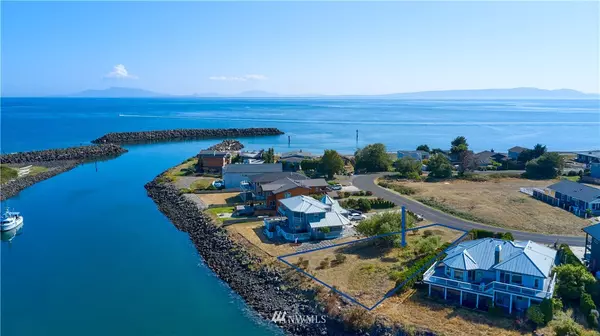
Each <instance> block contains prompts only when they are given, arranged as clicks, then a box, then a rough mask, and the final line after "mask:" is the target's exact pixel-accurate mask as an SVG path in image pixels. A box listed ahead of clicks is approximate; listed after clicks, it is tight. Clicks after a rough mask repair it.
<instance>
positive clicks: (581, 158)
mask: <svg viewBox="0 0 600 336" xmlns="http://www.w3.org/2000/svg"><path fill="white" fill-rule="evenodd" d="M575 161H577V162H581V163H585V164H588V165H589V164H592V163H600V150H595V151H587V152H579V153H577V159H575Z"/></svg>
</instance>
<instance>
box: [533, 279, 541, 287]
mask: <svg viewBox="0 0 600 336" xmlns="http://www.w3.org/2000/svg"><path fill="white" fill-rule="evenodd" d="M533 287H534V288H540V279H535V280H533Z"/></svg>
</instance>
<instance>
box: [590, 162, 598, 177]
mask: <svg viewBox="0 0 600 336" xmlns="http://www.w3.org/2000/svg"><path fill="white" fill-rule="evenodd" d="M590 176H591V177H593V178H597V179H600V163H592V164H590Z"/></svg>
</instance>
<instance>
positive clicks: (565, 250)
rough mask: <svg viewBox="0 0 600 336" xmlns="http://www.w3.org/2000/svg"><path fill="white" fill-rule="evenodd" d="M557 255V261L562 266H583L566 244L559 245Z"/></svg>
mask: <svg viewBox="0 0 600 336" xmlns="http://www.w3.org/2000/svg"><path fill="white" fill-rule="evenodd" d="M558 253H559V260H560V261H561V262H562V263H564V264H571V265H583V264H582V263H581V260H579V258H577V256H576V255H575V254H574V253H573V251H571V248H570V247H569V245H567V244H560V246H559V248H558Z"/></svg>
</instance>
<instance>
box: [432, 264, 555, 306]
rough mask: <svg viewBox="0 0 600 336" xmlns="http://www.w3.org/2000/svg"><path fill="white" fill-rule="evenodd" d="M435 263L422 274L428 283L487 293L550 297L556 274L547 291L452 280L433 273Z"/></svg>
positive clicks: (495, 282)
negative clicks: (497, 292)
mask: <svg viewBox="0 0 600 336" xmlns="http://www.w3.org/2000/svg"><path fill="white" fill-rule="evenodd" d="M436 264H437V263H434V264H433V265H431V267H430V268H429V269H428V270H427V271H426V272H425V273H424V274H423V280H424V281H425V282H428V283H432V284H436V285H441V286H446V287H452V288H457V289H465V290H471V291H475V292H481V293H489V294H491V293H492V292H493V291H494V290H500V291H503V292H507V293H514V294H521V295H526V296H535V297H539V298H551V297H552V293H553V292H554V285H555V283H556V274H554V276H553V277H552V281H551V283H550V286H549V287H548V291H544V290H539V289H534V288H528V287H523V286H518V285H511V284H507V283H503V282H499V281H492V282H490V283H488V284H486V285H484V284H474V283H470V282H465V281H460V280H454V279H449V278H443V277H439V276H435V275H433V274H434V273H435V266H436Z"/></svg>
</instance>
